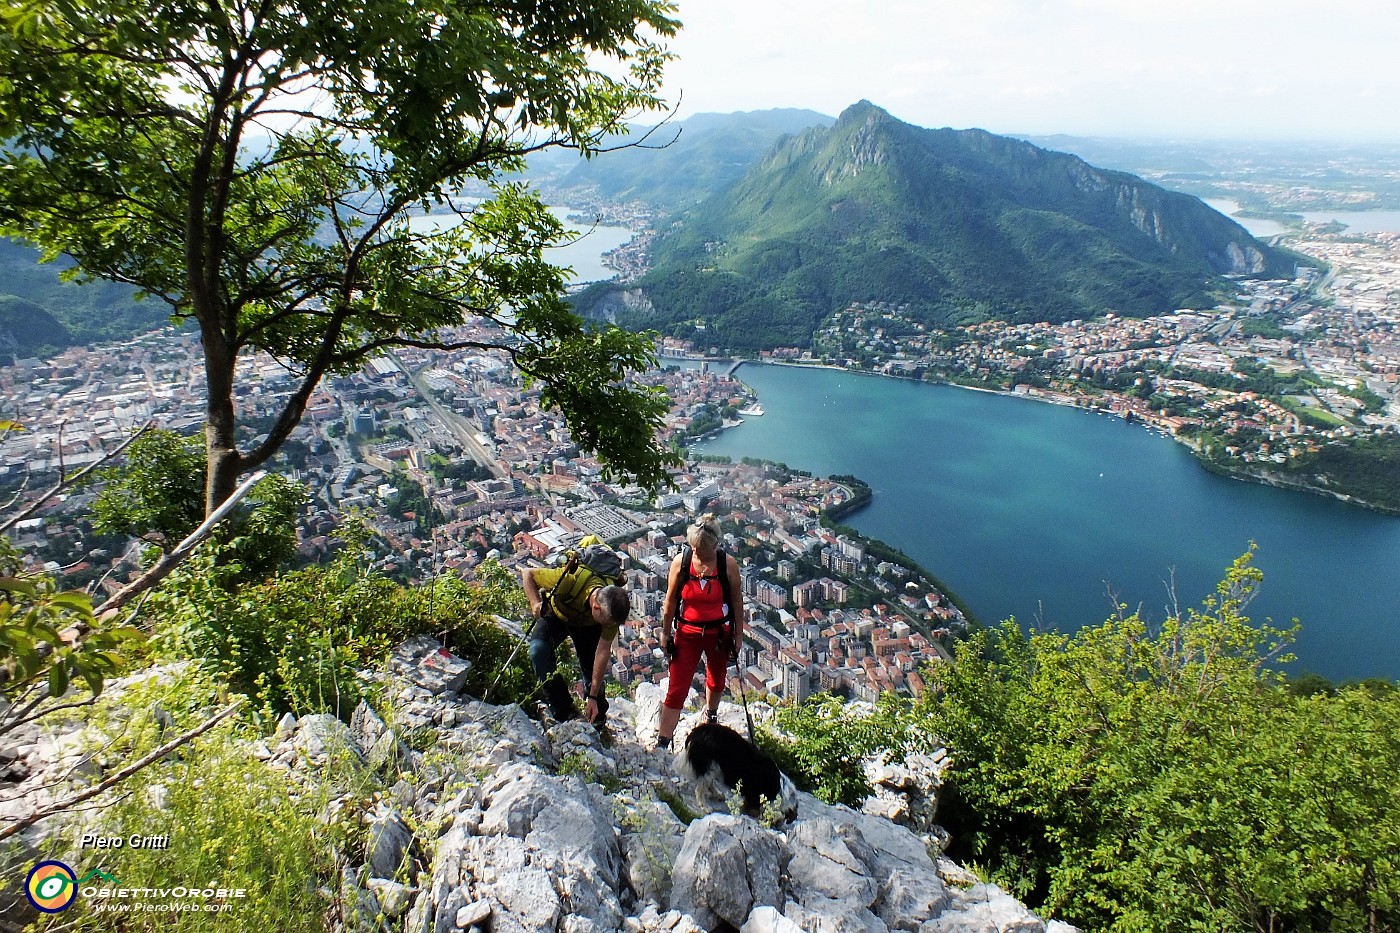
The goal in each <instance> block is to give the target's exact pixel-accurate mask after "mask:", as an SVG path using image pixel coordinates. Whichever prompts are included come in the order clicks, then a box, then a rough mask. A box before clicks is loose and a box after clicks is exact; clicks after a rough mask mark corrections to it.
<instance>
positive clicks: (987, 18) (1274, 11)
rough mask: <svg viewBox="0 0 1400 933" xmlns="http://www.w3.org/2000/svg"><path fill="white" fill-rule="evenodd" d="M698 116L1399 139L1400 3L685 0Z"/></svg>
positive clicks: (679, 47)
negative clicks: (803, 114) (849, 112)
mask: <svg viewBox="0 0 1400 933" xmlns="http://www.w3.org/2000/svg"><path fill="white" fill-rule="evenodd" d="M679 7H680V12H679V17H680V19H681V21H682V22H683V23H684V24H685V26H684V29H683V30H682V32H681V35H680V36H678V37H677V38H676V40H675V41H674V42H673V43H672V44H671V48H672V50H673V51H675V52H676V53H677V54H678V56H679V60H677V61H675V62H673V63H672V65H671V66H670V68H669V70H668V80H667V87H668V96H669V97H670V99H671V100H672V101H674V99H675V95H676V92H677V91H684V101H683V104H682V110H681V112H680V114H679V117H680V118H681V119H684V118H685V117H688V116H693V115H695V114H697V113H708V112H730V111H736V110H762V109H767V108H770V107H803V108H808V109H811V110H817V111H820V112H822V113H826V114H829V115H831V116H835V115H836V114H838V113H840V111H841V110H843V109H845V107H846V106H848V105H850V104H852V103H854V102H855V101H857V100H860V99H862V98H864V99H867V100H870V101H871V102H873V103H875V104H877V105H879V106H881V107H884V108H885V109H886V110H888V111H890V113H892V114H893V115H894V116H896V117H898V118H900V119H902V120H906V121H908V122H910V123H915V124H918V125H920V126H930V127H940V126H952V127H955V128H959V129H961V128H965V127H971V126H976V127H981V128H984V129H987V130H991V131H993V132H998V133H1025V134H1047V133H1071V134H1078V135H1099V136H1158V137H1161V136H1178V137H1183V136H1194V137H1200V138H1231V137H1234V138H1270V139H1334V140H1337V141H1358V142H1363V141H1389V142H1400V5H1397V4H1396V0H1307V2H1304V0H1267V2H1266V0H956V2H952V0H927V2H918V0H679Z"/></svg>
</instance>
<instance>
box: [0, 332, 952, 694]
mask: <svg viewBox="0 0 1400 933" xmlns="http://www.w3.org/2000/svg"><path fill="white" fill-rule="evenodd" d="M457 336H461V337H466V336H475V337H481V338H485V337H487V336H489V335H487V334H485V333H481V332H475V333H472V334H466V333H464V334H459V335H457ZM196 351H197V347H196V344H195V338H194V337H193V336H192V335H190V334H188V333H177V332H173V331H169V330H166V331H162V332H160V333H156V334H151V335H148V336H146V337H144V338H142V339H140V340H137V341H134V342H133V343H131V344H129V345H127V346H126V347H124V348H123V352H122V353H120V354H112V353H109V352H103V351H101V350H74V351H69V352H66V353H64V354H62V355H60V356H58V357H55V358H54V359H52V360H48V361H44V362H40V361H37V360H24V361H21V362H20V364H18V365H16V366H14V367H12V368H10V369H7V370H5V371H4V373H3V374H0V390H3V391H4V392H5V393H6V395H7V397H9V398H11V399H13V400H14V405H15V409H16V411H15V414H17V415H22V418H21V419H17V420H22V421H23V422H24V425H23V426H24V428H25V430H23V431H12V432H10V433H8V434H7V435H6V436H5V437H4V439H3V441H2V442H0V464H3V467H4V470H5V476H6V478H7V479H9V480H12V481H18V479H19V478H21V477H24V476H29V477H39V476H45V475H53V474H56V473H58V472H59V471H60V470H66V471H70V472H71V471H73V470H75V469H78V468H81V467H82V466H85V465H88V464H91V463H93V462H95V461H97V460H99V459H100V458H101V457H102V454H103V451H105V450H110V449H112V448H113V447H114V446H115V445H117V444H118V443H120V442H121V440H122V439H123V438H124V437H126V436H128V435H129V434H130V432H132V431H133V430H134V429H136V428H137V427H138V426H139V425H141V424H143V423H145V422H147V421H152V420H153V421H155V422H156V423H158V424H159V425H160V426H161V427H163V428H166V429H169V430H173V431H179V432H184V433H186V434H195V433H197V432H198V431H199V429H200V428H201V426H202V418H201V417H200V406H201V404H202V403H201V401H200V399H199V398H198V394H197V391H196V387H198V386H199V385H200V378H199V374H198V372H197V368H198V365H199V364H198V362H197V360H198V359H199V357H198V354H197V352H196ZM646 378H647V379H648V380H650V381H652V382H653V383H655V384H659V385H662V386H664V387H665V388H666V390H667V392H668V393H669V394H670V397H671V399H672V410H671V415H670V416H669V418H668V420H667V424H666V434H665V436H664V438H663V439H664V440H668V441H669V440H672V439H675V440H676V441H677V442H683V441H685V440H687V439H689V438H693V437H696V436H700V435H703V434H705V433H707V432H710V431H713V430H717V429H721V428H722V427H723V426H724V425H725V424H726V423H730V424H732V423H737V422H736V420H735V419H736V418H738V417H741V416H740V415H739V414H738V413H739V411H740V410H750V411H752V410H754V409H752V407H751V406H752V405H753V404H754V401H755V400H754V399H753V397H752V395H751V394H750V393H749V392H748V391H747V389H745V387H744V386H743V385H742V384H741V383H739V382H738V381H737V380H736V379H734V378H733V377H732V376H728V375H725V374H723V373H716V372H711V371H710V369H709V367H708V366H707V365H705V364H703V363H701V364H698V365H697V367H696V368H679V367H671V368H667V369H660V370H657V371H655V372H652V373H650V374H648V376H647V377H646ZM244 385H245V388H246V391H245V392H244V394H242V395H241V396H240V399H239V404H240V406H242V410H243V411H245V412H246V413H247V414H248V416H249V420H250V421H251V422H252V423H253V424H255V425H256V424H257V423H258V420H259V419H266V418H270V417H271V416H272V413H273V412H274V411H275V410H276V409H277V408H278V406H280V404H281V402H282V401H283V400H284V399H285V397H286V396H287V394H289V393H290V392H291V391H292V381H291V379H290V378H289V377H288V376H287V375H286V373H285V372H283V371H282V370H280V369H279V368H278V367H276V366H275V365H274V364H272V363H271V362H266V363H254V364H253V366H252V367H251V368H250V371H249V373H248V378H246V379H245V380H244ZM538 402H539V394H538V391H532V390H528V389H525V388H524V387H523V385H522V382H521V378H520V375H519V373H518V372H517V371H515V370H514V369H513V368H512V367H511V366H510V365H509V364H508V362H507V359H506V357H505V355H504V354H503V353H499V354H497V353H487V352H477V353H463V354H460V355H449V354H443V353H433V352H428V351H419V350H414V351H400V352H398V353H395V354H392V355H389V356H385V357H382V358H379V359H377V360H375V361H374V363H373V364H372V365H370V366H368V367H367V368H366V369H365V370H364V371H362V372H360V373H358V374H356V375H353V376H348V377H342V378H335V379H330V380H328V381H327V382H326V383H325V384H324V386H323V388H322V390H321V391H318V392H317V393H316V395H315V396H313V398H312V399H311V400H310V403H309V405H308V407H307V411H306V416H305V418H304V420H303V422H302V424H301V426H300V427H299V428H298V429H297V431H296V433H295V434H294V435H293V437H292V438H291V440H290V441H289V442H288V443H287V445H286V449H285V450H284V452H283V454H282V455H281V459H282V461H283V463H282V467H281V469H282V470H283V471H284V472H285V473H286V474H287V475H288V476H290V477H291V478H293V479H294V480H296V481H297V482H299V483H301V484H303V485H305V487H306V489H307V494H308V499H309V504H308V507H307V510H306V513H305V515H304V516H303V519H302V524H301V541H300V555H301V557H302V558H303V559H304V560H308V561H310V560H317V559H320V558H322V557H324V556H325V555H326V554H327V552H328V551H329V550H330V549H331V548H333V547H334V541H333V539H332V537H331V535H330V532H331V531H332V530H333V529H334V528H335V527H336V525H337V524H338V523H339V521H340V520H341V518H342V517H343V516H344V515H345V514H347V513H348V512H350V511H351V510H356V509H358V510H360V512H361V514H364V515H366V516H367V517H368V521H369V523H370V525H371V527H372V528H373V529H374V531H375V532H376V533H377V534H378V536H379V537H380V538H381V540H382V544H383V548H384V551H385V556H384V559H383V561H382V564H381V567H382V569H383V570H384V571H385V572H388V573H391V574H393V575H395V576H397V577H399V578H401V579H404V580H406V581H420V580H423V579H426V578H428V577H429V576H431V575H434V574H439V573H451V574H459V575H461V576H463V577H464V578H467V579H471V578H472V577H473V576H474V574H475V572H476V570H477V568H478V567H479V566H480V565H481V564H482V563H483V562H486V561H495V562H498V563H500V564H501V565H503V566H505V567H506V568H509V569H511V570H515V569H517V568H518V567H520V566H538V565H543V564H546V563H551V562H554V561H558V560H559V559H560V557H561V555H563V554H564V553H565V552H567V550H568V549H569V548H571V547H572V546H573V545H575V544H577V543H578V541H579V540H580V539H582V538H583V537H584V536H585V535H589V534H596V535H598V536H599V537H601V538H603V539H604V540H606V541H607V542H608V543H609V544H611V545H612V546H613V547H615V548H617V549H618V550H620V551H621V552H623V553H624V554H626V555H627V556H628V569H627V581H626V582H627V585H628V588H629V590H630V592H631V594H632V600H633V608H634V614H633V619H632V621H631V622H630V623H629V624H628V625H627V626H625V628H624V630H623V634H622V636H621V637H620V638H619V642H618V645H617V648H616V656H615V667H614V671H613V674H614V675H615V677H616V679H617V680H618V681H619V682H620V683H623V684H628V683H631V682H633V681H635V680H637V679H639V678H642V679H651V680H663V679H664V677H665V669H666V666H665V656H664V653H663V652H662V650H661V644H660V629H659V618H658V616H659V612H660V609H661V604H662V601H663V598H664V590H665V584H666V579H667V568H668V566H669V563H670V560H671V558H672V557H673V556H674V555H675V554H677V553H679V550H680V547H681V545H682V544H683V542H684V530H685V526H686V524H687V520H688V519H689V518H691V517H693V516H695V515H698V514H702V513H704V512H713V513H714V514H716V515H717V516H718V517H719V518H720V520H721V522H722V527H723V528H724V529H725V531H726V534H725V540H724V547H725V548H726V549H727V550H728V551H729V552H730V553H733V554H734V555H735V556H736V557H737V558H739V559H740V560H741V561H742V564H741V574H742V579H743V583H744V603H745V607H746V610H747V616H748V620H747V621H748V627H747V635H748V638H747V645H746V646H745V650H744V652H743V657H742V664H743V667H744V669H745V670H746V675H745V676H746V680H747V681H748V683H747V685H746V689H751V690H753V691H755V692H756V693H758V694H759V695H762V694H765V693H766V694H771V695H774V696H776V697H779V698H782V699H785V700H801V699H803V698H805V697H806V696H807V695H808V694H810V693H811V692H813V691H818V690H825V691H839V692H843V693H848V694H849V695H852V696H856V697H862V698H865V699H873V698H875V697H876V696H878V695H879V694H880V693H883V692H909V693H915V694H917V693H918V692H920V691H921V690H922V689H923V683H922V680H921V678H920V677H919V674H918V669H919V668H920V667H922V666H923V665H924V664H925V663H926V662H927V661H930V660H933V659H936V658H938V657H941V656H946V650H947V649H946V644H947V642H948V640H949V639H951V638H953V637H956V635H957V634H959V633H960V632H961V631H963V630H964V629H965V627H966V625H967V624H968V620H967V618H966V616H965V614H964V612H963V611H962V610H961V609H960V608H959V607H958V606H957V605H955V602H954V600H953V598H952V597H950V595H949V594H946V593H944V592H942V590H941V589H940V588H939V587H938V586H937V585H936V584H935V583H934V582H933V581H931V580H930V579H928V578H927V576H926V575H925V574H924V573H923V572H922V571H921V570H920V569H919V568H917V567H916V566H915V565H913V564H912V562H910V561H908V559H907V558H902V555H897V554H893V555H888V556H881V553H882V552H883V551H886V550H888V549H885V548H883V547H882V546H880V545H879V544H878V543H874V544H872V543H869V542H865V541H862V540H861V539H859V537H858V536H855V535H854V534H853V533H840V532H837V531H834V530H831V529H828V528H825V527H823V523H822V521H821V518H822V515H823V514H824V513H826V512H832V513H840V511H841V510H842V507H843V506H848V505H849V504H850V503H852V501H853V499H855V498H856V497H857V496H858V494H859V493H858V489H859V485H858V484H859V481H858V480H857V479H855V478H850V479H849V480H847V481H846V482H838V481H836V480H833V479H821V478H817V477H812V476H809V475H805V474H803V473H802V472H800V471H798V470H794V469H790V468H789V467H787V466H786V465H783V464H769V463H739V464H733V463H727V462H713V461H710V462H707V461H705V460H703V459H696V460H692V461H691V462H689V463H688V465H687V467H686V469H684V470H682V471H679V472H677V473H676V474H675V475H674V476H673V477H672V480H673V483H674V486H675V488H674V490H672V491H665V492H663V493H661V494H660V495H657V496H649V495H647V494H646V493H645V492H644V491H643V490H641V489H639V488H637V487H635V486H628V485H618V484H614V483H606V482H604V481H603V480H602V478H601V474H602V469H601V466H600V465H599V464H598V463H597V462H596V461H595V460H593V459H591V458H589V457H587V456H584V455H582V454H581V452H580V451H579V449H578V447H577V446H576V445H575V444H574V443H573V442H572V441H571V439H570V438H569V436H568V431H567V429H566V428H565V426H564V423H563V420H562V418H561V417H559V416H558V415H557V414H554V413H552V412H549V411H547V410H543V409H541V408H540V407H539V404H538ZM36 485H38V484H37V483H36ZM97 494H98V490H97V489H93V488H88V489H82V490H78V491H76V492H70V493H69V494H68V495H66V497H64V498H63V501H62V502H59V503H56V504H55V505H54V506H53V507H52V508H50V509H49V510H48V511H47V512H46V513H45V514H44V515H42V516H41V517H37V518H34V519H31V520H29V521H26V522H22V523H20V525H19V526H18V528H17V529H16V535H15V540H16V543H17V544H18V545H19V546H20V547H22V548H23V549H25V550H26V551H27V552H28V553H29V554H31V555H34V556H35V558H36V559H38V560H40V561H42V562H43V563H44V565H45V567H46V569H48V570H49V571H50V572H53V573H57V574H61V575H63V576H64V577H65V578H66V581H67V583H68V585H70V586H74V585H81V584H85V583H88V582H99V581H100V583H99V585H101V586H103V587H105V588H107V589H113V588H115V587H116V586H117V585H118V583H119V582H120V581H121V580H122V579H123V578H124V576H128V575H130V574H131V573H132V572H133V571H134V570H135V569H136V563H135V562H136V560H137V557H138V555H139V552H140V550H141V548H140V547H139V546H137V547H130V546H126V545H127V543H126V542H111V543H109V546H108V547H101V546H96V547H95V546H93V541H94V535H93V531H92V528H91V523H90V521H89V519H88V518H87V515H88V512H89V510H90V507H91V505H92V503H93V501H94V499H95V497H96V495H97ZM866 494H868V492H867V493H866ZM123 548H125V549H124V550H123ZM114 565H115V568H116V572H114V573H109V571H110V570H112V568H113V566H114Z"/></svg>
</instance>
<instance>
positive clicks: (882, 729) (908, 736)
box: [758, 694, 935, 807]
mask: <svg viewBox="0 0 1400 933" xmlns="http://www.w3.org/2000/svg"><path fill="white" fill-rule="evenodd" d="M777 724H778V731H773V730H769V729H760V730H759V735H758V740H759V745H760V746H761V747H763V748H764V749H765V750H767V751H768V753H769V754H770V755H772V756H773V758H774V760H775V761H777V762H778V766H779V767H780V768H782V769H783V771H784V772H786V773H787V774H788V775H789V776H790V777H791V778H792V779H793V780H794V781H795V782H796V783H797V784H798V785H799V786H801V787H803V788H806V789H807V790H809V791H811V793H812V794H813V795H814V796H816V797H818V798H819V799H821V800H824V801H826V802H827V803H844V804H846V805H847V806H852V807H859V806H860V803H861V801H863V800H864V799H865V798H866V797H868V796H869V795H870V793H871V792H872V788H871V787H870V782H869V781H867V780H866V777H865V770H864V768H863V767H862V762H863V761H864V760H865V759H866V758H867V757H870V756H873V755H876V754H878V753H880V752H887V753H888V754H889V756H890V759H891V760H892V761H903V760H904V756H905V755H907V754H908V753H910V752H913V751H927V750H931V749H932V747H933V746H934V744H935V738H934V736H933V734H932V733H931V732H930V731H929V730H928V729H927V728H925V726H924V723H923V722H922V721H921V720H920V719H919V718H918V717H917V716H915V714H914V709H913V707H912V706H911V705H910V703H909V701H908V700H906V699H903V698H900V697H897V696H895V695H893V694H882V695H881V696H880V699H879V701H878V702H877V703H876V704H875V707H874V709H872V710H870V711H869V712H868V713H866V714H864V715H862V714H857V713H855V712H853V711H852V710H851V709H850V708H848V707H846V706H845V704H844V703H842V701H841V700H840V699H839V698H838V697H835V696H831V695H824V696H817V697H812V698H810V699H808V700H807V702H805V703H803V704H801V705H800V706H796V707H785V708H783V709H781V710H779V712H778V722H777Z"/></svg>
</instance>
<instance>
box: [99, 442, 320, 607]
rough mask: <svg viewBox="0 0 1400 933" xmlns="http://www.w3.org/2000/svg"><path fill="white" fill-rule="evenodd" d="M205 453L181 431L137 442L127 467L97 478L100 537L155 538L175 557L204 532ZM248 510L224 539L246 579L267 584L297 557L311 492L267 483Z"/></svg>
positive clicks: (275, 478) (229, 557)
mask: <svg viewBox="0 0 1400 933" xmlns="http://www.w3.org/2000/svg"><path fill="white" fill-rule="evenodd" d="M204 467H205V459H204V451H203V449H202V447H201V445H200V443H199V442H198V441H197V440H194V439H192V438H187V437H182V436H180V435H179V434H176V433H175V432H173V431H163V430H153V431H148V432H146V433H145V434H144V435H142V436H141V437H139V438H137V439H136V440H135V441H134V442H132V444H131V447H130V448H129V449H128V450H127V458H126V462H125V463H123V464H122V465H121V466H115V467H108V468H106V469H104V470H102V471H100V472H99V473H98V474H97V479H98V480H100V481H102V482H104V483H105V486H104V488H103V489H102V491H101V492H100V493H98V495H97V498H96V500H94V502H93V506H92V511H93V527H94V529H95V530H96V531H97V532H98V533H99V534H117V535H135V536H140V537H147V538H151V539H153V540H154V541H156V543H158V544H160V545H161V546H162V547H163V548H164V549H166V550H167V551H168V550H169V549H170V548H171V547H174V546H175V545H176V544H178V543H179V542H180V541H181V540H183V539H184V538H185V536H186V535H188V534H189V533H190V532H191V531H194V529H195V528H196V527H197V526H198V525H199V524H200V521H201V519H202V518H203V515H204V510H203V498H204V496H203V492H204V488H205V476H204ZM246 501H247V503H248V506H249V507H248V508H247V509H246V510H245V511H244V512H243V513H242V514H241V515H240V516H239V517H238V518H236V519H234V520H231V521H230V522H229V524H228V525H227V526H226V530H225V531H224V532H223V533H222V535H221V537H222V539H223V540H224V541H225V542H226V544H227V546H226V547H225V548H224V549H223V551H222V552H221V554H222V557H223V559H224V560H225V561H227V562H230V563H235V564H236V565H237V574H238V579H243V580H255V579H260V578H262V577H264V576H266V575H268V574H270V573H273V572H275V571H276V570H277V569H278V568H280V567H282V566H283V565H285V564H286V563H287V562H289V561H290V560H291V559H292V557H293V556H294V554H295V553H296V543H297V542H296V518H297V514H298V512H300V510H301V507H302V505H303V504H304V503H305V501H306V491H305V489H304V488H303V487H302V486H300V485H298V484H297V483H294V482H292V481H291V480H289V479H287V478H286V477H284V476H279V475H276V474H272V475H269V476H265V477H263V478H262V479H261V480H259V481H258V484H257V485H256V486H254V487H253V489H252V491H251V492H250V493H249V494H248V498H247V500H246Z"/></svg>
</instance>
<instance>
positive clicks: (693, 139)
mask: <svg viewBox="0 0 1400 933" xmlns="http://www.w3.org/2000/svg"><path fill="white" fill-rule="evenodd" d="M833 122H835V121H834V120H833V119H832V118H831V117H828V116H826V115H825V114H820V113H817V112H816V111H814V110H790V109H780V110H759V111H753V112H745V113H701V114H696V115H695V116H693V117H691V118H690V119H688V120H684V121H682V122H679V123H674V124H671V123H664V124H662V125H660V126H657V127H651V128H647V127H637V128H634V129H633V130H632V131H631V132H629V133H628V134H626V135H625V136H620V137H618V138H617V139H616V140H614V141H612V142H610V143H609V144H608V148H609V149H610V150H611V151H608V152H605V153H602V154H601V155H598V156H596V157H595V158H592V159H588V160H583V159H580V158H579V157H578V155H577V154H576V153H575V152H573V151H572V150H567V149H565V150H549V151H547V152H544V153H540V154H539V155H536V156H532V157H531V159H530V169H529V173H528V174H529V177H530V180H531V181H532V182H534V183H536V184H537V185H540V186H541V187H543V188H545V189H547V190H549V189H566V190H569V191H571V192H579V193H586V194H591V195H594V196H596V197H599V198H602V199H603V200H605V201H610V202H614V203H620V202H627V201H640V202H642V203H644V204H646V205H648V206H650V207H653V208H655V209H657V210H661V211H665V212H669V211H674V210H679V209H681V208H686V207H690V206H691V205H693V204H695V203H696V202H698V201H702V200H704V199H705V198H708V197H710V196H711V195H713V194H714V193H715V192H717V191H723V190H724V189H726V188H728V187H730V186H731V185H733V184H734V183H735V182H737V181H738V180H739V179H740V178H742V177H743V176H744V174H745V173H746V172H747V171H748V170H749V169H750V168H752V167H753V164H754V163H755V162H757V161H758V160H759V159H761V158H763V156H765V155H766V154H767V153H768V152H769V151H770V150H771V149H772V148H773V144H774V143H776V142H777V141H778V140H779V139H782V138H783V137H784V136H788V135H793V134H797V133H801V132H802V131H803V130H806V129H808V128H810V127H813V126H830V125H831V124H832V123H833Z"/></svg>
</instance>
